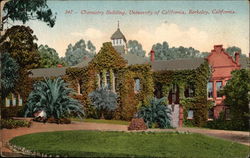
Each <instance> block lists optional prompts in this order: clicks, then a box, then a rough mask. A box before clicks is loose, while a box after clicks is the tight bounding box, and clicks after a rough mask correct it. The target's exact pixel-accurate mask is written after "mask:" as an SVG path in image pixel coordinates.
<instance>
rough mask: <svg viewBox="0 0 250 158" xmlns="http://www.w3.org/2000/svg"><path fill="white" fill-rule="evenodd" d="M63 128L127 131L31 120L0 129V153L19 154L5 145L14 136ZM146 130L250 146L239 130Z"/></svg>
mask: <svg viewBox="0 0 250 158" xmlns="http://www.w3.org/2000/svg"><path fill="white" fill-rule="evenodd" d="M65 130H102V131H128V130H127V125H114V124H104V123H88V122H74V121H73V122H72V123H71V124H59V125H58V124H48V123H45V124H43V123H38V122H32V126H31V127H30V128H17V129H2V130H1V144H0V145H1V146H2V148H1V153H2V154H3V156H8V157H10V156H14V157H17V156H21V155H18V154H16V153H12V151H10V150H9V149H8V147H7V145H6V144H7V142H8V141H9V140H11V139H12V138H14V137H16V136H21V135H25V134H31V133H38V132H52V131H65ZM148 131H180V132H191V133H201V134H205V135H209V136H214V137H217V138H223V139H227V140H231V141H235V142H238V143H241V144H245V145H249V146H250V135H249V133H248V132H241V131H225V130H210V129H200V128H177V129H149V130H148Z"/></svg>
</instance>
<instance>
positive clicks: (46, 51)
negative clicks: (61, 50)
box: [38, 45, 65, 68]
mask: <svg viewBox="0 0 250 158" xmlns="http://www.w3.org/2000/svg"><path fill="white" fill-rule="evenodd" d="M38 51H39V54H40V57H41V60H40V63H41V65H40V67H41V68H50V67H57V65H58V64H62V65H65V63H63V61H61V60H60V58H59V56H58V53H57V52H56V50H55V49H53V48H50V47H49V46H48V45H45V46H44V45H40V46H39V47H38Z"/></svg>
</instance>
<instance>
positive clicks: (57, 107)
mask: <svg viewBox="0 0 250 158" xmlns="http://www.w3.org/2000/svg"><path fill="white" fill-rule="evenodd" d="M72 92H73V90H72V89H71V88H68V87H67V83H66V82H65V81H64V80H63V79H61V78H60V77H59V78H56V79H54V80H51V79H46V78H45V79H44V81H39V82H37V83H35V84H34V90H33V91H32V92H31V93H30V95H29V98H28V103H27V105H26V110H25V117H27V116H28V115H29V116H32V115H33V114H34V113H36V112H38V111H44V112H45V114H46V116H47V118H51V117H53V118H56V119H60V118H65V117H66V116H67V115H68V114H70V113H72V112H74V113H76V114H78V116H79V117H81V115H84V112H83V106H82V105H81V104H80V102H79V101H78V100H75V99H73V98H71V97H70V96H69V94H71V93H72Z"/></svg>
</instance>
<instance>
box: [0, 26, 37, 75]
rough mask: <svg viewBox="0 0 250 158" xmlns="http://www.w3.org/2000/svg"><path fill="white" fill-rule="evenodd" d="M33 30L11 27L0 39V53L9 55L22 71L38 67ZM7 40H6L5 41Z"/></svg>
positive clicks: (23, 27)
mask: <svg viewBox="0 0 250 158" xmlns="http://www.w3.org/2000/svg"><path fill="white" fill-rule="evenodd" d="M32 34H33V30H32V29H31V28H30V27H26V26H18V25H17V26H13V27H11V28H10V29H8V30H7V31H6V33H5V34H4V35H3V37H2V38H1V39H0V43H2V44H1V47H0V51H2V52H8V53H10V56H11V57H12V58H14V59H15V60H16V62H17V63H18V64H19V66H20V68H21V69H23V70H28V69H33V68H37V67H39V65H40V62H39V61H40V55H39V52H38V50H37V44H36V43H34V40H37V38H36V36H35V35H32ZM7 39H8V40H7Z"/></svg>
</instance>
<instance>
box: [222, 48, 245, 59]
mask: <svg viewBox="0 0 250 158" xmlns="http://www.w3.org/2000/svg"><path fill="white" fill-rule="evenodd" d="M225 52H226V53H228V54H229V55H230V56H231V57H234V54H235V53H236V52H238V53H240V57H241V58H246V55H245V54H242V52H241V49H240V48H239V47H236V46H232V47H228V48H227V49H226V51H225Z"/></svg>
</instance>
